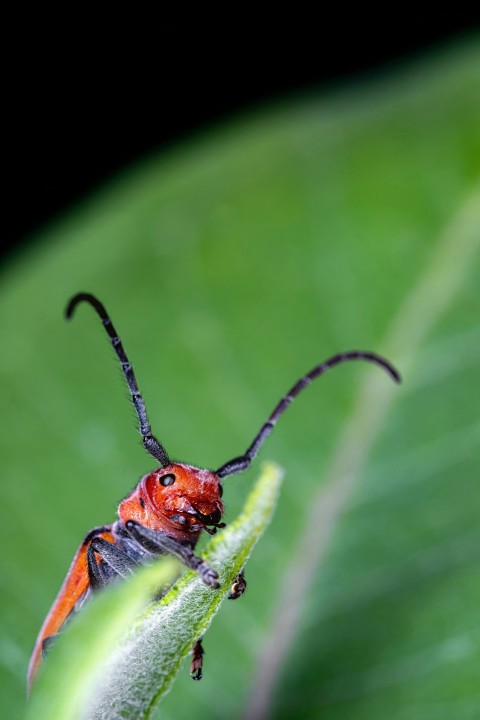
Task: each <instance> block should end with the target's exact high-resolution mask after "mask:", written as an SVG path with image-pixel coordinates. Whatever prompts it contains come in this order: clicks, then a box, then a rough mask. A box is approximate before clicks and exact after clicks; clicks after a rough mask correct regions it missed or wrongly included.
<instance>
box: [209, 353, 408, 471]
mask: <svg viewBox="0 0 480 720" xmlns="http://www.w3.org/2000/svg"><path fill="white" fill-rule="evenodd" d="M349 360H366V361H367V362H371V363H374V365H379V366H380V367H381V368H383V369H384V370H385V371H386V372H387V373H388V374H389V375H390V377H391V378H392V379H393V380H395V382H397V383H399V382H400V374H399V373H398V372H397V370H396V369H395V368H394V367H393V365H391V363H389V362H388V360H386V359H385V358H383V357H381V355H376V354H375V353H371V352H363V351H362V350H351V351H350V352H344V353H339V354H338V355H334V356H333V357H331V358H329V359H328V360H325V362H323V363H321V364H320V365H316V367H314V368H313V370H310V372H309V373H307V374H306V375H304V376H303V377H302V378H300V380H299V381H298V382H297V383H295V385H294V386H293V387H292V389H291V390H290V391H289V392H288V393H287V394H286V395H285V396H284V397H283V398H282V399H281V400H280V402H279V403H278V405H277V406H276V408H275V410H274V411H273V412H272V414H271V415H270V417H269V418H268V420H267V422H266V423H265V424H264V425H262V427H261V428H260V431H259V433H258V434H257V435H256V437H255V439H254V441H253V442H252V444H251V445H250V447H249V448H248V450H247V451H246V453H245V454H244V455H239V456H238V457H236V458H233V460H229V461H228V462H227V463H225V465H222V467H221V468H219V469H218V470H216V471H215V472H216V474H217V475H218V477H221V478H223V477H226V476H227V475H233V474H234V473H238V472H242V471H243V470H246V469H247V468H248V466H249V465H250V463H251V462H252V460H253V459H254V457H255V456H256V455H257V453H258V451H259V450H260V448H261V447H262V445H263V443H264V442H265V440H266V439H267V437H268V436H269V435H270V433H271V432H272V430H273V428H274V427H275V424H276V422H277V420H278V418H279V417H280V415H283V413H284V412H285V410H286V409H287V408H288V406H289V405H290V403H291V402H292V401H293V400H294V399H295V398H296V397H297V395H298V394H299V393H301V391H302V390H303V389H304V388H306V387H307V385H310V383H311V382H312V380H315V379H316V378H317V377H320V375H323V373H325V372H326V371H327V370H330V368H332V367H335V365H340V364H341V363H344V362H347V361H349Z"/></svg>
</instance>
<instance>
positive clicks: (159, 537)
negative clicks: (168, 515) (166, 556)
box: [125, 520, 220, 588]
mask: <svg viewBox="0 0 480 720" xmlns="http://www.w3.org/2000/svg"><path fill="white" fill-rule="evenodd" d="M125 527H126V529H127V531H128V532H129V533H130V535H131V536H132V537H133V538H134V539H135V540H136V541H137V542H138V543H139V544H140V545H141V546H142V547H144V548H145V550H148V551H149V552H151V553H155V554H159V553H170V554H171V555H175V557H177V558H178V559H179V560H181V561H182V563H183V564H184V565H186V566H187V567H188V568H190V569H191V570H196V572H198V574H199V575H200V577H201V578H202V580H203V582H204V583H205V585H210V586H211V587H213V588H219V587H220V583H219V582H218V574H217V573H216V572H215V570H212V568H211V567H209V566H208V565H207V564H206V563H205V562H204V561H203V560H202V558H200V557H197V555H194V553H193V550H192V548H191V547H190V546H188V545H182V544H181V543H179V542H178V540H175V539H174V538H172V537H171V536H170V535H168V534H167V533H163V532H158V531H157V530H150V529H149V528H147V527H144V526H143V525H140V524H139V523H137V522H135V521H134V520H128V522H126V523H125Z"/></svg>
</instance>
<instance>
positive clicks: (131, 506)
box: [27, 293, 400, 687]
mask: <svg viewBox="0 0 480 720" xmlns="http://www.w3.org/2000/svg"><path fill="white" fill-rule="evenodd" d="M83 301H85V302H87V303H89V304H90V305H92V307H93V308H94V309H95V310H96V311H97V313H98V315H99V316H100V318H101V320H102V322H103V325H104V327H105V330H106V331H107V333H108V335H109V337H110V340H111V342H112V346H113V349H114V350H115V352H116V354H117V357H118V359H119V361H120V363H121V366H122V371H123V374H124V376H125V379H126V381H127V385H128V389H129V391H130V394H131V396H132V402H133V405H134V407H135V412H136V414H137V417H138V421H139V426H140V427H139V429H140V434H141V435H142V442H143V446H144V447H145V449H146V450H147V452H148V453H150V455H152V457H154V458H155V460H156V461H157V463H158V467H157V468H156V469H155V470H153V471H152V472H150V473H149V474H148V475H144V477H143V478H142V479H141V480H140V482H139V484H138V485H137V486H136V488H135V489H134V490H133V491H132V492H131V494H130V495H128V497H126V498H125V500H122V502H121V503H120V505H119V507H118V518H119V519H118V520H116V521H115V522H114V523H113V524H112V525H104V526H102V527H97V528H94V529H93V530H91V531H90V532H89V533H88V534H87V536H86V537H85V539H84V541H83V543H82V544H81V546H80V548H79V549H78V551H77V554H76V555H75V557H74V559H73V562H72V564H71V566H70V569H69V571H68V573H67V576H66V578H65V580H64V583H63V585H62V587H61V588H60V592H59V593H58V595H57V597H56V599H55V602H54V603H53V605H52V607H51V609H50V612H49V613H48V615H47V617H46V619H45V622H44V623H43V625H42V628H41V630H40V633H39V635H38V638H37V641H36V643H35V647H34V650H33V653H32V657H31V659H30V665H29V668H28V678H27V682H28V687H30V686H31V683H32V680H33V678H34V675H35V673H36V671H37V668H38V666H39V663H40V660H41V658H42V655H43V654H44V653H45V652H46V650H47V648H48V646H49V645H50V643H51V642H52V641H53V640H54V638H55V637H56V636H57V634H58V633H59V632H60V631H61V629H62V628H63V626H64V624H65V623H66V621H67V620H68V619H69V618H70V617H71V616H72V615H73V614H75V613H76V612H78V610H80V608H81V607H82V605H83V603H84V602H85V601H86V599H87V598H88V597H89V595H90V594H91V593H92V592H95V591H96V590H98V589H99V588H102V587H104V586H106V585H108V584H109V583H110V582H111V581H112V580H114V579H115V578H118V577H126V576H128V575H130V574H131V573H132V571H133V570H134V568H135V567H136V566H138V565H139V564H143V563H147V562H149V560H150V559H151V558H152V557H153V556H158V555H162V554H172V555H175V556H176V557H177V558H179V559H180V560H181V562H182V563H184V564H185V565H186V566H187V567H188V568H191V569H193V570H196V572H198V574H199V575H200V577H201V578H202V580H203V582H204V583H205V584H207V585H210V586H211V587H213V588H218V587H219V582H218V575H217V573H216V572H215V570H214V569H213V568H210V567H209V566H208V565H207V564H206V563H205V562H204V561H203V560H202V559H201V558H200V557H197V556H196V555H194V552H193V549H194V547H195V545H196V544H197V542H198V539H199V537H200V534H201V533H202V531H203V530H206V531H207V532H208V533H210V534H211V535H213V534H214V533H216V531H217V528H222V527H225V523H223V522H221V519H222V515H223V504H222V500H221V497H222V484H221V481H222V479H223V478H224V477H226V476H227V475H233V474H234V473H237V472H242V471H243V470H246V469H247V468H248V466H249V465H250V463H251V462H252V460H253V459H254V457H255V456H256V455H257V453H258V451H259V449H260V447H261V445H262V444H263V442H264V440H265V439H266V438H267V437H268V435H270V433H271V431H272V429H273V427H274V425H275V423H276V422H277V420H278V418H279V417H280V415H282V413H283V412H284V411H285V410H286V409H287V407H288V406H289V405H290V403H291V402H292V400H293V399H294V398H295V397H296V396H297V395H298V394H299V393H300V392H301V391H302V390H303V389H304V388H305V387H307V385H309V383H310V382H312V380H315V378H317V377H319V376H320V375H322V374H323V373H324V372H325V371H326V370H328V369H329V368H331V367H334V366H335V365H339V364H340V363H343V362H345V361H347V360H367V361H368V362H372V363H374V364H376V365H379V366H380V367H382V368H383V369H384V370H386V371H387V372H388V373H389V375H390V376H391V377H392V378H393V379H394V380H395V381H396V382H399V381H400V376H399V374H398V372H397V371H396V370H395V368H394V367H393V366H392V365H391V364H390V363H389V362H388V361H387V360H385V359H384V358H382V357H381V356H379V355H376V354H375V353H371V352H362V351H356V350H355V351H351V352H345V353H340V354H338V355H334V356H333V357H331V358H329V359H328V360H326V361H325V362H323V363H321V364H320V365H317V366H316V367H314V368H313V370H311V371H310V372H309V373H307V375H304V376H303V377H302V378H301V379H300V380H299V381H298V382H297V383H296V384H295V385H294V386H293V387H292V389H291V390H290V391H289V392H288V393H287V394H286V395H285V396H284V397H283V398H282V399H281V400H280V402H279V403H278V405H277V406H276V407H275V409H274V411H273V412H272V414H271V415H270V417H269V418H268V420H267V421H266V422H265V423H264V425H262V427H261V429H260V431H259V432H258V434H257V435H256V437H255V439H254V440H253V442H252V444H251V445H250V447H249V448H248V449H247V451H246V452H245V453H244V454H243V455H239V456H238V457H235V458H234V459H233V460H229V461H228V462H227V463H225V464H224V465H222V466H221V467H220V468H219V469H218V470H215V471H211V470H202V469H200V468H196V467H193V466H192V465H186V464H184V463H176V462H172V461H171V460H170V459H169V457H168V455H167V452H166V450H165V448H164V447H163V445H162V444H161V443H160V442H159V441H158V440H157V438H156V437H155V436H154V435H153V434H152V430H151V427H150V423H149V421H148V416H147V411H146V409H145V403H144V401H143V398H142V396H141V394H140V391H139V389H138V385H137V381H136V379H135V375H134V372H133V368H132V366H131V365H130V362H129V360H128V358H127V355H126V354H125V350H124V349H123V345H122V343H121V340H120V338H119V337H118V335H117V333H116V331H115V328H114V327H113V324H112V321H111V320H110V317H109V316H108V314H107V311H106V310H105V308H104V306H103V305H102V303H101V302H100V301H99V300H97V298H95V297H94V296H93V295H90V294H88V293H79V294H78V295H75V296H74V297H73V298H72V299H71V300H70V302H69V303H68V306H67V309H66V316H67V318H68V319H70V318H71V317H72V315H73V313H74V311H75V308H76V307H77V305H78V304H79V303H81V302H83ZM245 588H246V581H245V578H244V576H243V573H240V575H239V576H238V578H237V579H236V581H235V582H234V583H233V585H232V588H231V591H230V595H229V597H230V598H231V599H236V598H238V597H240V596H241V595H242V594H243V592H244V591H245ZM202 655H203V649H202V645H201V640H198V641H197V642H196V643H195V646H194V648H193V660H192V664H191V668H190V671H191V675H192V678H193V679H194V680H199V679H200V678H201V677H202Z"/></svg>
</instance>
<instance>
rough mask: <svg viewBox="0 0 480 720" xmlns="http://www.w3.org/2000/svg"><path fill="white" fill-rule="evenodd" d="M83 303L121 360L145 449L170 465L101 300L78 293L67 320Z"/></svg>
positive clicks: (71, 304)
mask: <svg viewBox="0 0 480 720" xmlns="http://www.w3.org/2000/svg"><path fill="white" fill-rule="evenodd" d="M81 302H87V303H89V304H90V305H91V306H92V307H93V308H94V309H95V310H96V311H97V313H98V315H99V316H100V318H101V320H102V322H103V326H104V328H105V330H106V331H107V333H108V336H109V338H110V340H111V342H112V346H113V349H114V350H115V352H116V354H117V357H118V359H119V360H120V364H121V366H122V371H123V375H124V377H125V380H126V381H127V385H128V389H129V390H130V395H131V396H132V402H133V405H134V407H135V412H136V413H137V417H138V422H139V425H140V428H139V429H140V434H141V435H142V438H143V447H144V448H145V450H146V451H147V452H149V453H150V455H152V456H153V457H154V458H155V459H156V460H158V462H159V463H160V465H161V466H162V467H166V466H167V465H170V460H169V457H168V455H167V453H166V451H165V448H164V447H163V445H162V444H161V443H160V442H159V441H158V440H157V438H156V437H155V436H154V435H152V428H151V427H150V423H149V421H148V415H147V410H146V408H145V403H144V401H143V397H142V396H141V394H140V391H139V389H138V385H137V381H136V379H135V374H134V372H133V368H132V366H131V365H130V362H129V360H128V357H127V355H126V353H125V350H124V349H123V345H122V341H121V340H120V338H119V337H118V335H117V332H116V330H115V328H114V327H113V323H112V321H111V320H110V317H109V315H108V313H107V311H106V310H105V307H104V306H103V305H102V303H101V302H100V300H97V298H96V297H95V296H94V295H91V294H90V293H78V294H77V295H74V296H73V297H72V299H71V300H70V302H69V303H68V305H67V308H66V310H65V316H66V318H67V320H70V319H71V318H72V317H73V313H74V312H75V308H76V307H77V305H78V304H79V303H81Z"/></svg>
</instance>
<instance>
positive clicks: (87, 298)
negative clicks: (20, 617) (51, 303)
mask: <svg viewBox="0 0 480 720" xmlns="http://www.w3.org/2000/svg"><path fill="white" fill-rule="evenodd" d="M81 302H88V303H90V305H93V307H94V308H98V306H101V303H100V302H99V301H98V300H97V298H96V297H95V296H94V295H92V294H91V293H85V292H80V293H77V294H76V295H74V296H73V297H72V298H70V300H69V301H68V303H67V307H66V308H65V318H66V320H71V318H72V317H73V313H74V312H75V309H76V307H77V305H79V304H80V303H81Z"/></svg>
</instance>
